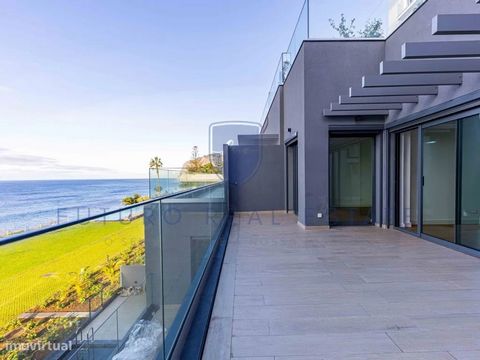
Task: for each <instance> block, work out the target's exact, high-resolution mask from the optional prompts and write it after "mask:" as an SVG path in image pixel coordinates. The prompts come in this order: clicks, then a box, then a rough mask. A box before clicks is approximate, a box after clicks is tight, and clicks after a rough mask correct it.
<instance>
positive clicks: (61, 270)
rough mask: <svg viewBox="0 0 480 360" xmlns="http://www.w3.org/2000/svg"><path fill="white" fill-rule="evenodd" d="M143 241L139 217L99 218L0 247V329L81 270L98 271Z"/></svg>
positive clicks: (50, 294) (67, 282)
mask: <svg viewBox="0 0 480 360" xmlns="http://www.w3.org/2000/svg"><path fill="white" fill-rule="evenodd" d="M142 239H143V218H139V219H136V220H134V221H132V222H130V223H120V222H106V223H102V222H98V223H87V224H84V225H76V226H74V227H72V228H67V229H63V230H60V231H57V232H53V233H49V234H45V235H40V236H37V237H35V238H31V239H27V240H22V241H19V242H16V243H12V244H8V245H3V246H0V327H1V326H3V325H5V323H6V322H8V321H10V320H12V319H15V318H16V317H18V315H20V314H21V313H23V312H25V311H27V310H29V309H31V308H32V307H34V306H36V305H41V304H42V303H43V302H44V301H45V300H46V299H47V298H49V297H50V296H52V295H53V294H54V293H55V292H57V291H58V290H60V289H62V288H64V287H66V286H67V285H68V284H69V282H70V283H71V281H72V275H71V274H72V273H78V272H79V271H80V269H81V268H84V267H87V266H88V267H90V269H91V270H96V269H97V268H98V267H99V265H100V264H102V263H104V262H105V260H106V258H107V255H109V256H110V257H111V256H115V255H117V254H119V253H121V252H122V251H124V250H126V249H128V248H129V246H130V245H131V244H133V243H135V242H138V241H140V240H142Z"/></svg>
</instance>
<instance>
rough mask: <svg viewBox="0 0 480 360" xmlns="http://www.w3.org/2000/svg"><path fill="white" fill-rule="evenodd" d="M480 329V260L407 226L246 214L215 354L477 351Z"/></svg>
mask: <svg viewBox="0 0 480 360" xmlns="http://www.w3.org/2000/svg"><path fill="white" fill-rule="evenodd" d="M259 219H260V220H259ZM479 334H480V259H477V258H474V257H471V256H468V255H465V254H462V253H459V252H456V251H454V250H450V249H447V248H445V247H442V246H439V245H436V244H433V243H430V242H427V241H425V240H421V239H418V238H416V237H413V236H409V235H407V234H404V233H402V232H399V231H396V230H382V229H378V228H375V227H349V228H334V229H331V230H307V231H305V230H303V229H301V228H300V227H299V226H298V225H297V224H296V219H295V218H294V217H293V216H290V215H286V214H279V213H276V214H275V216H274V218H273V219H272V213H261V214H260V215H259V216H258V214H253V215H252V216H250V215H249V214H242V215H241V216H240V215H237V216H236V218H235V221H234V226H233V227H232V232H231V235H230V240H229V244H228V248H227V253H226V256H225V261H224V265H223V270H222V274H221V279H220V284H219V288H218V292H217V297H216V300H215V305H214V310H213V315H212V319H211V322H210V328H209V333H208V338H207V343H206V348H205V351H204V356H203V359H207V360H210V359H214V360H222V359H236V360H240V359H243V360H247V359H249V360H250V359H256V360H313V359H315V360H320V359H322V360H340V359H341V360H361V359H362V360H363V359H369V360H374V359H375V360H447V359H448V360H452V359H457V360H467V359H468V360H471V359H480V335H479Z"/></svg>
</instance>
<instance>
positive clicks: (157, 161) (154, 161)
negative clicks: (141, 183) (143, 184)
mask: <svg viewBox="0 0 480 360" xmlns="http://www.w3.org/2000/svg"><path fill="white" fill-rule="evenodd" d="M162 167H163V162H162V159H161V158H160V157H159V156H155V157H153V158H151V159H150V164H149V168H150V169H154V170H155V172H156V174H157V184H156V185H155V187H154V190H155V195H156V196H159V195H160V194H161V193H162V186H161V185H160V169H161V168H162Z"/></svg>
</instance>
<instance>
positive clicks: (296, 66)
mask: <svg viewBox="0 0 480 360" xmlns="http://www.w3.org/2000/svg"><path fill="white" fill-rule="evenodd" d="M304 60H305V56H304V48H303V46H302V48H301V49H300V51H299V53H298V55H297V57H296V59H295V61H294V62H293V65H292V68H291V69H290V72H289V74H288V77H287V80H286V82H285V84H284V85H283V116H284V128H283V134H284V138H285V139H288V138H290V137H292V135H293V134H295V133H297V134H298V217H299V219H304V218H305V131H304V129H305V67H304ZM289 128H290V129H291V130H292V132H291V133H288V129H289Z"/></svg>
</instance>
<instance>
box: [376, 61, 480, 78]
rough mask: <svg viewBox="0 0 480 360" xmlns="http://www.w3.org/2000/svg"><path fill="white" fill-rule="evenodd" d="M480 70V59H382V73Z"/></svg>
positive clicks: (469, 71) (433, 72)
mask: <svg viewBox="0 0 480 360" xmlns="http://www.w3.org/2000/svg"><path fill="white" fill-rule="evenodd" d="M472 72H480V59H446V60H399V61H382V62H381V63H380V74H382V75H386V74H435V73H472Z"/></svg>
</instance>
